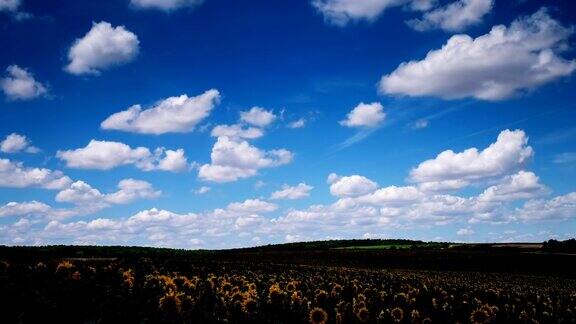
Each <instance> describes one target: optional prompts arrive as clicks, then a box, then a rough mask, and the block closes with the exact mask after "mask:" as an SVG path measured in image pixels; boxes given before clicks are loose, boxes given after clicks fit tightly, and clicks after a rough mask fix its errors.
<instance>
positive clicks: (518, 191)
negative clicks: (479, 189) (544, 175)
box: [478, 171, 549, 201]
mask: <svg viewBox="0 0 576 324" xmlns="http://www.w3.org/2000/svg"><path fill="white" fill-rule="evenodd" d="M539 180H540V179H539V178H538V177H537V176H536V175H535V174H534V173H533V172H527V171H519V172H518V173H516V174H514V175H511V176H507V177H506V178H504V179H503V181H502V182H501V183H500V184H498V185H495V186H491V187H489V188H487V189H486V190H484V192H483V193H482V194H480V196H479V197H478V200H480V201H513V200H518V199H530V198H536V197H539V196H542V195H545V194H547V193H548V192H549V190H548V188H546V186H544V185H542V184H541V183H540V182H539Z"/></svg>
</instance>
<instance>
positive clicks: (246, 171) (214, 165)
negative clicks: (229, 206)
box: [198, 136, 293, 182]
mask: <svg viewBox="0 0 576 324" xmlns="http://www.w3.org/2000/svg"><path fill="white" fill-rule="evenodd" d="M210 157H211V160H212V162H211V163H210V164H204V165H202V166H201V167H200V169H199V171H198V176H199V177H200V178H201V179H202V180H206V181H214V182H231V181H236V180H238V179H241V178H248V177H251V176H254V175H256V174H257V173H258V170H260V169H263V168H272V167H277V166H281V165H284V164H288V163H290V162H291V161H292V159H293V154H292V153H291V152H290V151H288V150H285V149H276V150H271V151H262V150H260V149H259V148H257V147H255V146H252V145H250V144H249V143H248V142H246V141H244V140H239V139H234V138H230V137H227V136H222V137H218V140H217V141H216V143H215V144H214V146H213V147H212V153H211V155H210Z"/></svg>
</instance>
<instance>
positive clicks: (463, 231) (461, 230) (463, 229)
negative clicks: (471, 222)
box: [456, 228, 474, 236]
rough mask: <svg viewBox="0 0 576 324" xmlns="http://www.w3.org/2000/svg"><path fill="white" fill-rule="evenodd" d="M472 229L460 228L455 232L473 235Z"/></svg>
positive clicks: (459, 234) (461, 234) (460, 234)
mask: <svg viewBox="0 0 576 324" xmlns="http://www.w3.org/2000/svg"><path fill="white" fill-rule="evenodd" d="M473 234H474V231H473V230H472V229H470V228H461V229H459V230H458V231H457V232H456V235H458V236H470V235H473Z"/></svg>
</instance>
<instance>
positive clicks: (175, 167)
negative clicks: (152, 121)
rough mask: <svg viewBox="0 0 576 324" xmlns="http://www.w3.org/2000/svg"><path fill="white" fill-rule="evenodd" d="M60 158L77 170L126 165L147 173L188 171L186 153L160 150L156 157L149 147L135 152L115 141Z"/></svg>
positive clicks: (62, 154) (63, 153) (97, 143)
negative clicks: (154, 171) (155, 171)
mask: <svg viewBox="0 0 576 324" xmlns="http://www.w3.org/2000/svg"><path fill="white" fill-rule="evenodd" d="M56 156H57V157H58V158H60V159H61V160H63V161H65V162H66V166H67V167H69V168H74V169H96V170H110V169H113V168H115V167H119V166H122V165H134V166H136V167H137V168H138V169H141V170H143V171H153V170H163V171H172V172H179V171H184V170H186V169H188V164H187V159H186V157H185V155H184V150H183V149H178V150H176V151H174V150H166V149H164V148H158V149H156V150H155V153H154V154H152V153H151V152H150V150H149V149H148V148H146V147H136V148H131V147H130V146H128V145H126V144H124V143H120V142H111V141H97V140H91V141H90V142H89V143H88V145H86V147H82V148H78V149H75V150H66V151H58V152H57V153H56Z"/></svg>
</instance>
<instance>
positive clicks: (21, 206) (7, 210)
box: [0, 201, 51, 217]
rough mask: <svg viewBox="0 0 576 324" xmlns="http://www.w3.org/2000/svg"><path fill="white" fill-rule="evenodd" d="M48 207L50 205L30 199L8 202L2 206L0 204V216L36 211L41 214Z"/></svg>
mask: <svg viewBox="0 0 576 324" xmlns="http://www.w3.org/2000/svg"><path fill="white" fill-rule="evenodd" d="M50 209H51V208H50V206H48V205H46V204H44V203H41V202H38V201H30V202H24V203H18V202H9V203H7V204H6V205H4V206H0V217H5V216H22V215H30V214H37V213H40V214H43V213H46V212H47V211H49V210H50Z"/></svg>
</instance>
